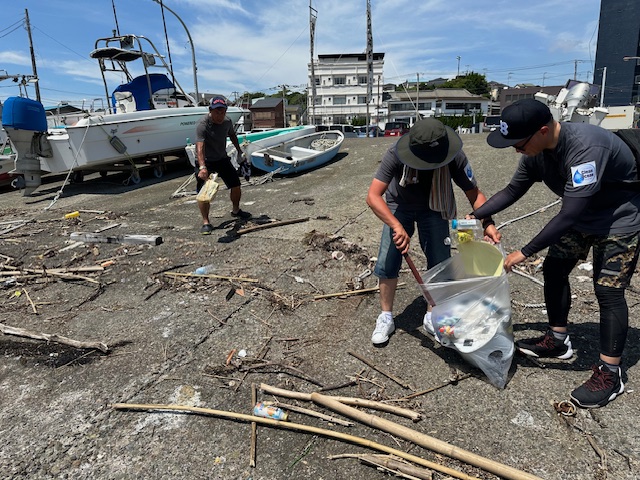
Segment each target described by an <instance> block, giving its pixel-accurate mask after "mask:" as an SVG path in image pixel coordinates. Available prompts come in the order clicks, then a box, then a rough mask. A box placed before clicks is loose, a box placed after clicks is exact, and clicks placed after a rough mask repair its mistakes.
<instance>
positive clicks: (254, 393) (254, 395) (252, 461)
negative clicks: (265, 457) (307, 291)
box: [249, 383, 258, 467]
mask: <svg viewBox="0 0 640 480" xmlns="http://www.w3.org/2000/svg"><path fill="white" fill-rule="evenodd" d="M257 401H258V387H257V386H256V384H255V383H252V384H251V407H252V408H253V406H254V405H255V404H256V402H257ZM257 442H258V424H257V423H256V422H251V452H250V455H249V466H250V467H255V466H256V446H257Z"/></svg>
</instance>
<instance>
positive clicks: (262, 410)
mask: <svg viewBox="0 0 640 480" xmlns="http://www.w3.org/2000/svg"><path fill="white" fill-rule="evenodd" d="M253 414H254V415H255V416H256V417H264V418H273V419H274V420H282V421H286V420H287V418H288V417H289V414H288V413H287V412H285V411H284V410H282V409H281V408H278V407H274V406H273V405H266V404H265V403H263V402H258V403H256V404H255V406H254V407H253Z"/></svg>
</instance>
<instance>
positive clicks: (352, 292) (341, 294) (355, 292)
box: [313, 282, 407, 300]
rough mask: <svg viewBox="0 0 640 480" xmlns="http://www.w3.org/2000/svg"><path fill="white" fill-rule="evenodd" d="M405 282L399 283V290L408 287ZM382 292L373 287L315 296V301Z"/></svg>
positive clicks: (378, 288)
mask: <svg viewBox="0 0 640 480" xmlns="http://www.w3.org/2000/svg"><path fill="white" fill-rule="evenodd" d="M406 285H407V284H406V283H405V282H401V283H398V286H397V288H402V287H404V286H406ZM378 290H380V287H379V286H378V287H372V288H362V289H360V290H347V291H346V292H336V293H327V294H325V295H315V296H314V297H313V299H314V300H322V299H325V298H333V297H347V296H350V295H362V294H363V293H373V292H377V291H378Z"/></svg>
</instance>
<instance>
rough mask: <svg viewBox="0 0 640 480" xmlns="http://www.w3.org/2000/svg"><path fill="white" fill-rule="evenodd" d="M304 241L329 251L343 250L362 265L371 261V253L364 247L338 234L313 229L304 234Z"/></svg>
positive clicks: (342, 251)
mask: <svg viewBox="0 0 640 480" xmlns="http://www.w3.org/2000/svg"><path fill="white" fill-rule="evenodd" d="M303 243H305V244H306V245H309V246H312V247H316V248H320V249H322V250H325V251H327V252H336V251H337V252H341V253H343V254H344V255H345V256H348V257H350V258H351V259H352V260H354V261H355V262H356V263H360V264H362V265H367V264H368V263H369V255H368V254H367V251H366V250H365V249H364V248H362V247H361V246H359V245H357V244H355V243H353V242H349V241H347V240H345V239H344V238H343V237H341V236H338V235H328V234H326V233H319V232H317V231H315V230H312V231H310V232H308V233H307V234H306V235H305V236H304V238H303ZM333 255H334V254H333V253H332V256H333Z"/></svg>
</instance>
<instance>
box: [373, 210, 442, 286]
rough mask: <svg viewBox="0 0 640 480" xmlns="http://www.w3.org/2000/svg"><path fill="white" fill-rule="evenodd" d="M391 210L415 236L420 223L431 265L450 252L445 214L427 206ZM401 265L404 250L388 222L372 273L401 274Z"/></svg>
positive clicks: (420, 235) (385, 276) (388, 276)
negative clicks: (418, 208)
mask: <svg viewBox="0 0 640 480" xmlns="http://www.w3.org/2000/svg"><path fill="white" fill-rule="evenodd" d="M392 213H393V215H394V216H395V217H396V218H397V219H398V221H399V222H400V223H401V224H402V226H403V227H404V229H405V230H406V231H407V234H408V235H409V236H410V237H413V234H414V232H415V226H416V225H417V226H418V239H419V241H420V247H421V248H422V251H423V252H424V254H425V255H426V257H427V265H428V267H429V268H431V267H434V266H436V265H437V264H439V263H440V262H442V261H443V260H446V259H447V258H449V257H450V256H451V246H450V245H449V244H448V243H449V242H446V239H448V238H449V222H448V221H447V220H445V219H443V218H442V215H441V214H440V212H434V211H433V210H428V209H426V210H424V211H419V212H416V211H407V210H403V209H402V208H401V207H398V208H397V209H396V210H395V211H392ZM401 266H402V254H401V253H400V250H398V249H397V248H396V245H395V243H393V231H392V230H391V228H389V226H388V225H386V224H385V225H384V227H383V228H382V237H381V239H380V250H379V251H378V261H377V263H376V266H375V268H374V270H373V273H374V274H375V275H376V276H377V277H378V278H381V279H392V278H398V274H399V273H400V267H401Z"/></svg>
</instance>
